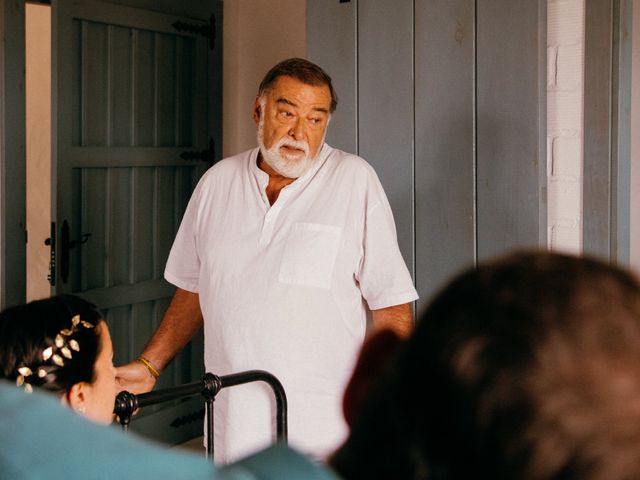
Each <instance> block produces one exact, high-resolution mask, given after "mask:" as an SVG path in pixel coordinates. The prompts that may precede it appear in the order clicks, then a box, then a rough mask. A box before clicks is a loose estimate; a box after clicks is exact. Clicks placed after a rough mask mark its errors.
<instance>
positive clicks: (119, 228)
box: [107, 168, 133, 286]
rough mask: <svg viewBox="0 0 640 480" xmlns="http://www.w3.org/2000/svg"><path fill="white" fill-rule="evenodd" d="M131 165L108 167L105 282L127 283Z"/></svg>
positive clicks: (109, 284)
mask: <svg viewBox="0 0 640 480" xmlns="http://www.w3.org/2000/svg"><path fill="white" fill-rule="evenodd" d="M131 172H132V168H110V169H109V180H110V181H109V190H108V192H107V200H108V202H109V207H108V213H109V214H108V217H107V220H108V226H107V228H108V232H109V243H108V248H107V262H108V265H109V267H108V268H109V280H108V283H107V285H108V286H114V285H122V284H128V283H130V280H129V264H130V261H131V258H130V249H129V237H130V235H131V231H130V228H131V220H130V218H131V214H132V212H131V210H132V208H133V207H132V202H131V196H130V194H131V190H130V183H131V179H130V175H131Z"/></svg>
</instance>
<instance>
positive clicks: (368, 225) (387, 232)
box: [356, 177, 418, 310]
mask: <svg viewBox="0 0 640 480" xmlns="http://www.w3.org/2000/svg"><path fill="white" fill-rule="evenodd" d="M374 180H375V181H374V182H373V185H371V186H370V189H371V191H370V194H369V195H368V201H367V205H366V208H365V218H364V233H363V242H362V252H363V253H362V259H361V262H360V266H359V269H358V272H357V275H356V278H357V280H358V282H359V284H360V291H361V293H362V296H363V298H364V299H365V300H366V301H367V304H368V305H369V308H370V309H371V310H378V309H381V308H386V307H392V306H395V305H401V304H403V303H408V302H412V301H414V300H416V299H417V298H418V293H417V292H416V289H415V287H414V285H413V280H412V278H411V275H410V274H409V270H408V269H407V265H406V264H405V262H404V259H403V258H402V254H401V253H400V248H399V247H398V239H397V235H396V227H395V223H394V220H393V213H392V212H391V207H390V205H389V201H388V200H387V197H386V195H385V193H384V191H383V189H382V185H380V182H379V180H378V179H377V177H375V178H374Z"/></svg>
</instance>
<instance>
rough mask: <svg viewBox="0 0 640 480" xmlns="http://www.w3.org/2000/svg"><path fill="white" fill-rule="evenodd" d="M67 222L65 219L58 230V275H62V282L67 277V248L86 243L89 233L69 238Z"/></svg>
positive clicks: (65, 281) (64, 281) (65, 280)
mask: <svg viewBox="0 0 640 480" xmlns="http://www.w3.org/2000/svg"><path fill="white" fill-rule="evenodd" d="M70 236H71V235H70V233H69V222H67V221H66V220H65V221H64V222H62V230H61V231H60V262H59V265H60V276H61V277H62V283H67V280H68V279H69V250H71V249H72V248H74V247H75V246H76V245H82V244H83V243H87V241H88V240H89V237H90V236H91V234H90V233H84V234H83V235H82V236H81V237H80V239H78V240H70V239H69V238H70Z"/></svg>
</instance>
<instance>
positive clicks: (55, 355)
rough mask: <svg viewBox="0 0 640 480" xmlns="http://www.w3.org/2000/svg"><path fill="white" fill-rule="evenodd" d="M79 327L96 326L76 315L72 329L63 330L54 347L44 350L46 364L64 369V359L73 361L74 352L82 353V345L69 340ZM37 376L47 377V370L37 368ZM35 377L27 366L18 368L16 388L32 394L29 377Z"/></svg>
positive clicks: (43, 357) (40, 367)
mask: <svg viewBox="0 0 640 480" xmlns="http://www.w3.org/2000/svg"><path fill="white" fill-rule="evenodd" d="M79 327H83V328H95V325H93V324H92V323H89V322H87V321H85V320H82V319H81V318H80V315H74V316H73V318H72V319H71V328H63V329H62V330H60V332H59V333H58V334H57V335H56V336H55V339H54V341H53V345H51V346H49V347H47V348H45V349H44V350H42V360H43V362H45V363H53V364H54V365H57V366H58V367H64V359H65V358H66V359H67V360H71V359H72V358H73V352H79V351H80V344H79V343H78V341H77V340H75V339H73V338H71V339H70V338H67V337H70V336H71V335H73V334H74V333H75V332H77V331H78V328H79ZM36 371H37V376H38V377H39V378H44V377H46V376H47V373H48V372H47V370H46V369H45V368H43V366H42V365H39V366H37V367H36ZM32 375H33V370H32V369H31V368H29V367H28V366H26V365H23V366H21V367H18V375H17V376H16V386H18V387H24V390H25V392H27V393H31V392H32V391H33V386H32V385H31V383H30V381H29V377H31V376H32Z"/></svg>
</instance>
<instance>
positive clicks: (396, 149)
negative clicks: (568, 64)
mask: <svg viewBox="0 0 640 480" xmlns="http://www.w3.org/2000/svg"><path fill="white" fill-rule="evenodd" d="M358 124H359V125H358V145H359V148H358V151H359V154H360V155H361V156H362V157H363V158H365V159H366V160H368V161H369V163H371V165H373V167H374V168H375V170H376V172H377V173H378V176H379V177H380V181H381V182H382V185H383V186H384V189H385V192H386V193H387V197H388V198H389V203H390V204H391V208H392V210H393V214H394V217H395V222H396V229H397V232H398V244H399V245H400V250H401V251H402V254H403V256H404V259H405V262H406V263H407V266H408V267H409V270H410V271H411V272H412V273H413V262H414V245H413V242H414V225H413V216H414V214H413V206H414V197H413V194H414V192H413V5H412V3H411V2H380V1H376V0H359V2H358Z"/></svg>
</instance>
